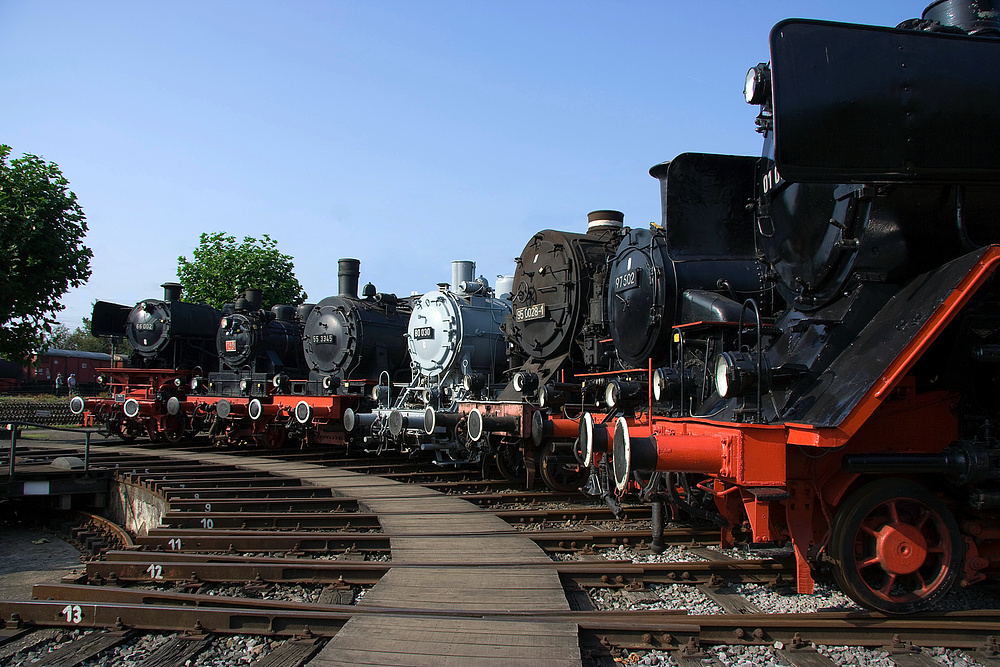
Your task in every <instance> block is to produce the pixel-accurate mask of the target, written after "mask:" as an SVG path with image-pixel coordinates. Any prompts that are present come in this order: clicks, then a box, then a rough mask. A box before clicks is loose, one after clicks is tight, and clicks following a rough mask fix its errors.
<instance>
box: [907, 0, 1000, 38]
mask: <svg viewBox="0 0 1000 667" xmlns="http://www.w3.org/2000/svg"><path fill="white" fill-rule="evenodd" d="M998 10H1000V2H998V1H997V0H976V1H975V2H970V1H969V0H936V2H932V3H931V4H930V5H928V6H927V9H925V10H924V13H923V16H922V18H923V19H925V20H929V21H936V22H937V23H940V24H941V25H943V26H949V27H950V26H954V27H958V28H961V29H962V30H965V31H966V32H967V33H969V34H970V35H984V36H990V37H998V36H1000V21H997V12H998Z"/></svg>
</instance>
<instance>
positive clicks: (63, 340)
mask: <svg viewBox="0 0 1000 667" xmlns="http://www.w3.org/2000/svg"><path fill="white" fill-rule="evenodd" d="M46 347H47V348H50V349H56V350H79V351H80V352H103V353H105V354H111V353H112V349H111V348H112V346H111V339H110V338H98V337H97V336H94V335H93V334H91V333H90V319H89V318H87V317H85V318H83V326H82V327H77V328H76V329H74V330H73V331H70V330H69V327H67V326H66V325H64V324H57V325H55V326H54V327H52V334H51V336H50V337H49V338H48V341H47V345H46ZM114 352H115V353H116V354H123V355H126V356H127V355H129V354H131V353H132V349H131V348H130V347H129V346H128V343H127V342H125V341H119V342H118V343H116V344H115V346H114Z"/></svg>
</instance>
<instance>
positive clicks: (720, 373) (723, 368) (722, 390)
mask: <svg viewBox="0 0 1000 667" xmlns="http://www.w3.org/2000/svg"><path fill="white" fill-rule="evenodd" d="M729 389H730V385H729V361H728V360H727V359H726V358H725V357H724V356H723V355H721V354H720V355H719V356H718V357H716V359H715V391H717V392H719V396H722V397H723V398H730V395H729Z"/></svg>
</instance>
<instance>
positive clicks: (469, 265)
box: [451, 260, 476, 293]
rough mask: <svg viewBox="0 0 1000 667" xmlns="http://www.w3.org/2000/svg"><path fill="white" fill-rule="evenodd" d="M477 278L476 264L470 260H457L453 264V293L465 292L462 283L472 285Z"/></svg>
mask: <svg viewBox="0 0 1000 667" xmlns="http://www.w3.org/2000/svg"><path fill="white" fill-rule="evenodd" d="M475 277H476V263H475V262H470V261H468V260H455V261H454V262H452V263H451V291H452V292H455V293H458V292H463V291H464V290H463V289H462V283H463V282H468V283H471V282H472V281H473V280H474V279H475Z"/></svg>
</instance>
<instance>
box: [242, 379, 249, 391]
mask: <svg viewBox="0 0 1000 667" xmlns="http://www.w3.org/2000/svg"><path fill="white" fill-rule="evenodd" d="M240 391H241V392H242V393H244V394H245V393H247V392H248V391H250V380H247V379H246V378H243V379H242V380H240Z"/></svg>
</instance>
